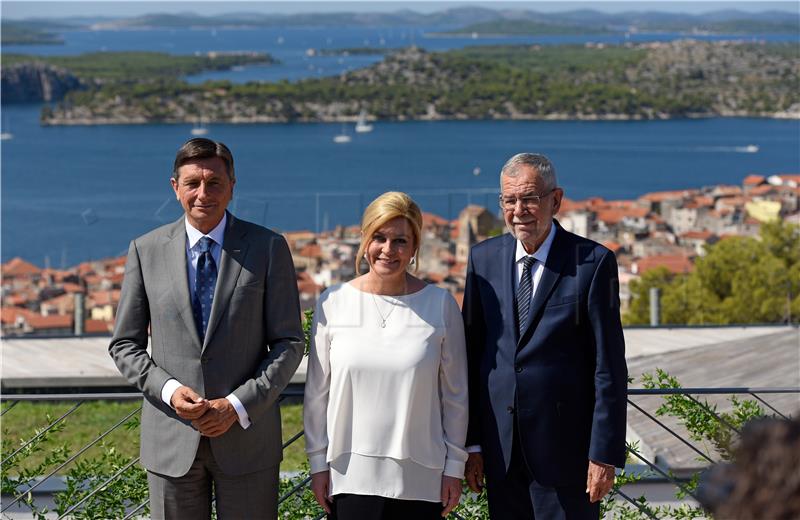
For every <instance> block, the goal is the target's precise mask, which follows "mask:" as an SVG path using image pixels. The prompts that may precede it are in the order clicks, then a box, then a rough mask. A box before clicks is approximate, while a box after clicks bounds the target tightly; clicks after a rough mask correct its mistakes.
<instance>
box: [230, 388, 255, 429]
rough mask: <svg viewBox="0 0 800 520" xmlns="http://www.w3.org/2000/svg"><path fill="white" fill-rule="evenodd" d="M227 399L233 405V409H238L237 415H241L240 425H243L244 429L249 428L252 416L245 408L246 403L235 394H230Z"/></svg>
mask: <svg viewBox="0 0 800 520" xmlns="http://www.w3.org/2000/svg"><path fill="white" fill-rule="evenodd" d="M225 399H227V400H228V401H229V402H230V403H231V404H232V405H233V409H234V410H236V415H238V416H239V425H240V426H241V427H242V429H243V430H246V429H247V428H249V427H250V416H249V415H247V410H245V409H244V405H243V404H242V402H241V401H240V400H239V398H238V397H236V396H235V395H233V394H228V396H227V397H226V398H225Z"/></svg>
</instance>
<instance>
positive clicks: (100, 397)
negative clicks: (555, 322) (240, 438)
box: [0, 387, 800, 520]
mask: <svg viewBox="0 0 800 520" xmlns="http://www.w3.org/2000/svg"><path fill="white" fill-rule="evenodd" d="M776 394H784V395H785V394H798V395H800V388H797V387H781V388H749V387H730V388H670V389H642V388H634V389H629V390H628V404H629V406H630V407H631V408H632V409H634V410H636V411H638V412H640V413H642V414H643V415H644V416H645V417H647V418H648V419H650V420H651V421H653V422H654V423H656V424H657V425H659V426H660V427H661V428H662V429H663V430H664V431H666V432H667V433H669V435H671V436H673V437H675V438H676V439H677V440H679V441H680V443H681V444H682V445H684V446H686V447H687V448H688V449H690V450H692V451H693V452H694V453H696V454H697V455H698V456H699V457H700V458H701V459H703V460H705V461H706V462H708V463H711V464H713V463H715V462H717V461H715V460H714V459H713V458H712V457H711V456H709V454H708V453H706V452H704V451H703V450H701V449H699V448H698V447H697V446H695V445H694V444H693V443H692V442H691V441H690V440H689V439H686V438H684V437H683V436H682V435H681V434H680V433H678V432H677V431H676V429H675V428H672V427H670V426H669V425H667V424H666V423H665V421H663V420H661V419H659V418H658V417H657V416H656V415H654V414H653V413H651V412H649V411H647V410H646V409H644V408H643V407H642V406H640V405H639V404H638V403H637V402H635V400H636V398H637V397H639V396H662V397H664V396H669V395H682V396H685V397H687V398H688V399H690V400H691V401H692V402H694V403H696V404H697V405H698V407H699V408H700V409H702V410H704V411H705V413H707V414H708V415H709V416H710V417H713V419H714V420H715V421H718V422H719V423H720V424H722V425H723V426H724V427H725V428H728V429H730V430H731V431H732V432H734V433H735V434H737V435H738V434H739V429H738V428H736V427H735V426H734V425H733V424H731V423H730V421H728V420H726V419H725V418H724V417H722V416H721V415H720V413H719V412H717V411H716V410H715V409H714V408H712V407H710V406H708V405H707V404H706V403H704V402H702V401H700V400H698V399H697V398H696V397H694V396H697V395H702V396H708V395H749V396H751V397H753V398H754V399H755V400H756V401H758V402H759V403H760V404H761V405H763V406H764V407H765V408H767V409H769V410H770V412H771V413H772V414H774V415H775V416H777V417H782V418H787V415H788V414H786V413H783V412H781V411H780V410H778V408H777V407H776V406H774V405H773V404H771V403H770V402H769V401H768V400H767V399H766V398H765V397H764V396H767V395H776ZM299 395H302V389H293V390H289V391H287V392H285V393H284V394H282V395H281V398H280V399H281V400H283V399H284V398H286V397H297V396H299ZM141 397H142V396H141V394H140V393H138V392H137V393H97V394H27V395H26V394H20V395H4V396H0V402H2V404H3V405H5V406H4V408H3V410H2V411H0V416H2V417H3V420H4V421H8V420H10V419H9V417H10V418H11V419H13V414H11V415H10V416H8V417H7V416H6V414H7V413H8V412H9V411H11V410H12V409H13V408H15V407H16V406H17V405H18V404H19V403H22V402H75V404H74V405H73V406H72V407H70V408H69V409H68V410H67V411H66V412H64V413H63V414H62V415H60V416H59V417H58V418H56V419H54V420H52V421H51V422H50V423H49V424H47V425H46V426H44V427H43V428H42V429H41V430H39V431H38V432H37V433H36V435H34V436H33V437H32V438H31V439H29V440H28V441H27V442H25V443H23V444H22V445H20V446H19V447H17V448H16V449H15V450H14V451H13V452H12V453H10V454H8V455H6V453H5V449H4V453H3V454H2V463H0V464H2V465H3V466H5V464H6V463H8V462H9V461H12V460H13V459H14V457H16V456H17V455H18V454H19V453H21V452H22V451H24V450H25V449H26V448H28V447H30V446H32V445H34V444H35V443H36V442H37V441H38V440H39V439H41V438H42V437H43V436H45V435H48V434H49V433H50V432H52V431H54V430H56V429H57V428H58V427H59V425H62V424H63V423H64V421H65V420H66V419H67V418H68V417H69V416H71V415H72V414H74V413H75V412H76V411H77V410H78V409H80V408H81V407H82V406H84V405H85V404H86V403H88V402H91V401H136V400H139V399H141ZM140 411H141V406H139V407H137V408H136V409H134V410H133V411H131V412H128V413H126V414H124V415H123V416H122V417H120V418H119V419H118V420H116V421H115V422H114V424H113V425H112V426H111V427H110V428H108V429H106V430H105V431H104V432H103V433H101V434H99V435H97V436H96V437H95V438H93V439H92V440H91V441H89V442H88V443H86V444H85V445H84V446H82V447H81V448H80V449H79V450H78V451H77V452H76V453H75V454H74V455H71V456H69V457H68V458H66V460H64V461H63V462H61V463H60V464H58V465H57V466H56V467H55V469H52V470H51V471H50V472H49V473H48V474H47V475H44V476H41V477H40V478H38V480H37V481H36V482H35V483H34V484H32V485H30V486H27V487H25V488H24V489H21V490H20V489H17V490H16V491H17V492H16V494H15V495H14V496H7V497H4V500H3V502H5V503H3V504H0V506H1V507H0V514H2V515H3V516H4V517H6V515H7V513H6V511H7V510H9V509H10V508H11V507H12V506H14V505H15V504H16V505H19V504H24V505H27V506H29V507H30V508H31V509H33V506H30V504H29V503H28V501H26V500H25V498H26V497H30V496H31V494H32V492H33V491H34V490H36V489H37V488H39V487H40V486H42V485H43V484H44V483H45V482H47V481H49V480H50V479H52V478H53V477H54V476H56V475H57V474H58V473H59V472H60V471H62V470H63V469H64V468H66V467H67V466H68V465H70V464H72V463H73V462H75V461H76V460H78V459H79V458H80V457H81V456H82V455H84V454H85V453H86V452H87V451H88V450H89V449H90V448H92V447H94V446H96V445H97V444H98V443H100V442H101V441H103V439H105V438H106V437H107V436H108V435H109V434H111V433H112V432H114V431H116V430H118V429H119V428H121V427H123V426H124V425H126V424H128V422H129V421H130V420H131V419H132V418H133V417H134V416H135V415H136V414H138V413H139V412H140ZM302 437H303V431H302V430H301V431H299V432H296V433H295V434H294V435H292V436H290V437H289V438H288V439H287V440H286V441H285V442H284V443H283V449H284V450H286V449H287V448H288V447H289V446H291V445H292V444H293V443H295V442H297V441H298V440H299V439H300V438H302ZM4 448H5V445H4ZM628 451H629V455H630V456H631V457H632V458H634V459H636V460H638V461H640V462H641V463H642V464H643V465H644V466H646V467H648V468H649V469H650V470H651V471H653V472H655V473H656V474H658V475H660V476H661V477H663V478H664V479H666V480H667V481H669V482H671V483H672V484H674V485H675V486H676V487H677V488H678V489H680V490H682V491H683V492H684V493H685V494H686V495H687V496H690V497H692V498H695V499H697V497H696V495H695V494H694V492H693V491H692V490H691V489H690V488H689V487H688V486H686V483H685V481H682V480H681V479H678V478H676V477H675V476H673V475H671V474H670V473H669V472H668V471H665V470H664V468H662V467H661V466H660V465H659V464H657V463H656V461H655V460H649V459H648V458H647V457H645V456H644V455H643V454H642V453H640V452H639V451H637V450H636V449H634V448H631V447H629V449H628ZM138 462H139V458H138V457H135V458H132V459H131V460H129V461H128V462H127V463H126V464H125V465H124V466H123V467H121V468H119V469H118V470H117V471H116V472H114V474H113V475H111V476H109V477H108V478H106V479H105V480H104V481H103V482H102V483H100V484H99V485H97V486H95V487H94V488H93V489H90V490H84V491H85V494H84V495H83V496H81V497H80V500H79V501H77V502H76V503H74V504H72V505H70V506H69V508H67V509H66V510H65V511H64V512H63V513H61V514H60V516H59V517H58V518H59V519H61V518H65V517H67V516H69V515H72V514H74V513H76V512H77V511H79V510H80V509H81V507H82V506H84V505H85V504H87V503H88V502H89V500H90V499H92V498H93V497H96V496H98V495H100V494H102V493H103V491H105V490H106V489H108V487H109V486H110V485H111V484H113V483H114V482H115V481H117V480H118V479H120V478H121V477H122V476H123V475H124V474H126V473H127V472H129V471H131V469H132V468H134V467H136V465H137V463H138ZM310 481H311V477H310V476H309V475H306V476H304V477H303V478H300V479H299V480H298V481H297V482H296V483H295V484H294V485H293V486H292V487H291V488H290V489H289V490H288V491H286V492H285V493H284V494H283V495H281V496H280V498H279V499H278V505H279V506H280V505H281V504H284V503H285V502H286V501H287V500H288V499H290V498H291V497H293V496H295V495H296V494H298V493H302V492H304V491H305V489H306V488H307V487H308V486H309V483H310ZM612 493H614V494H615V495H616V496H618V497H619V498H620V499H621V500H623V501H625V502H627V503H629V504H631V505H632V506H633V507H635V508H636V509H638V510H639V511H640V512H641V513H642V514H643V515H644V516H646V517H648V518H657V516H655V515H654V514H653V512H652V511H651V510H649V509H647V508H645V507H643V506H642V505H641V504H640V503H639V502H637V501H636V500H634V499H633V498H631V497H630V496H628V494H626V493H625V492H623V490H622V489H615V490H614V491H613V492H612ZM147 505H148V502H147V500H144V501H142V502H141V503H138V504H130V505H129V506H127V510H128V511H127V514H126V516H125V519H126V520H127V519H131V518H135V517H137V516H140V515H142V514H144V513H143V512H144V511H145V510H146V509H147ZM324 515H325V514H324V512H322V510H321V509H320V510H319V513H318V515H317V516H316V517H315V520H316V519H319V518H323V517H324ZM451 516H452V517H453V518H456V519H458V520H464V519H463V517H462V516H461V515H459V514H458V513H456V512H454V513H452V515H451Z"/></svg>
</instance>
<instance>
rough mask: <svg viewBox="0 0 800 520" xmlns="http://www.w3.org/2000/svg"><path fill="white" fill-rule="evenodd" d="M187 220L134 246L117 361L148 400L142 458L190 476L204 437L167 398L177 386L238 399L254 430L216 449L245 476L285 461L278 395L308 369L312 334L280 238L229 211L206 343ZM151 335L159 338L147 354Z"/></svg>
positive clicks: (112, 348)
mask: <svg viewBox="0 0 800 520" xmlns="http://www.w3.org/2000/svg"><path fill="white" fill-rule="evenodd" d="M186 263H187V260H186V228H185V224H184V217H181V218H180V219H179V220H178V221H177V222H174V223H172V224H168V225H166V226H162V227H160V228H158V229H156V230H154V231H151V232H150V233H147V234H146V235H144V236H141V237H139V238H137V239H135V240H133V241H132V242H131V245H130V249H129V250H128V259H127V264H126V266H125V279H124V281H123V284H122V295H121V298H120V303H119V308H118V310H117V319H116V324H115V327H114V337H113V338H112V339H111V344H110V345H109V348H108V350H109V353H110V354H111V357H112V358H113V359H114V362H115V363H116V364H117V367H118V368H119V370H120V372H122V374H123V375H124V376H125V377H126V378H127V379H128V381H130V383H131V384H133V385H134V386H136V387H137V388H139V389H140V390H141V391H142V393H143V394H144V406H143V409H142V422H141V457H142V458H141V460H142V464H143V465H144V467H145V468H147V469H148V470H150V471H153V472H155V473H160V474H162V475H167V476H171V477H177V476H182V475H184V474H186V472H187V471H188V470H189V467H190V466H191V464H192V462H193V460H194V458H195V454H196V453H197V447H198V445H199V442H200V433H199V432H198V431H196V430H195V429H194V428H192V426H191V424H190V422H189V421H185V420H183V419H180V418H179V417H178V416H177V415H176V414H175V411H174V410H172V408H170V407H169V406H167V405H166V404H164V402H163V401H162V400H161V388H162V387H163V386H164V383H165V382H166V381H167V380H168V379H170V378H175V379H177V380H178V381H180V382H181V383H182V384H184V385H187V386H189V387H191V388H193V389H194V390H195V391H197V392H198V393H199V394H200V395H202V396H203V397H206V398H207V399H215V398H224V397H225V396H227V395H228V394H230V393H231V392H233V394H234V395H236V397H237V398H238V399H239V400H240V401H241V402H242V404H243V405H244V407H245V409H246V410H247V413H248V415H249V416H250V421H251V423H252V424H251V425H250V427H249V428H248V429H247V430H244V429H243V428H242V427H241V426H240V425H239V423H238V422H236V423H234V425H233V426H232V427H231V428H230V430H228V431H227V432H226V433H225V434H223V435H221V436H220V437H216V438H212V439H211V449H212V451H213V453H214V457H215V458H216V460H217V463H218V464H219V466H220V467H221V468H222V470H223V471H224V472H226V473H228V474H231V475H242V474H245V473H251V472H253V471H258V470H262V469H265V468H267V467H271V466H274V465H277V464H278V463H279V462H280V461H281V459H282V451H281V419H280V410H279V408H278V406H277V400H278V396H279V395H280V393H281V391H283V389H284V388H285V387H286V385H287V384H288V383H289V379H290V378H291V376H292V374H293V373H294V372H295V370H296V369H297V366H298V365H299V364H300V360H301V359H302V355H303V331H302V327H301V325H300V307H299V301H298V295H297V281H296V277H295V271H294V267H293V264H292V258H291V254H290V253H289V248H288V246H287V244H286V241H285V240H284V239H283V237H281V236H280V235H278V234H276V233H274V232H272V231H270V230H268V229H266V228H263V227H261V226H257V225H255V224H251V223H249V222H245V221H243V220H237V219H236V218H234V217H233V215H231V214H230V213H228V221H227V225H226V228H225V239H224V244H223V248H222V254H221V258H220V265H219V274H218V277H217V285H216V289H215V293H214V301H213V304H212V308H211V315H210V317H209V323H208V329H207V331H206V337H205V342H204V343H202V344H201V342H200V337H199V336H198V334H197V329H196V327H195V324H194V318H193V315H192V304H191V301H190V296H189V294H190V293H189V281H188V275H187V268H186ZM148 327H149V328H150V332H151V338H150V340H151V348H150V353H148V350H147V340H148Z"/></svg>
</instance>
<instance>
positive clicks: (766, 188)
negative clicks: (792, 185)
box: [748, 184, 778, 196]
mask: <svg viewBox="0 0 800 520" xmlns="http://www.w3.org/2000/svg"><path fill="white" fill-rule="evenodd" d="M776 188H777V186H772V185H770V184H764V185H761V186H756V187H755V188H752V189H751V190H750V191H749V192H748V193H749V194H750V195H752V196H758V195H766V194H768V193H770V192H773V191H778V190H777V189H776Z"/></svg>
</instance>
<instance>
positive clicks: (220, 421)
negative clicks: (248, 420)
mask: <svg viewBox="0 0 800 520" xmlns="http://www.w3.org/2000/svg"><path fill="white" fill-rule="evenodd" d="M238 418H239V416H238V415H236V409H235V408H234V407H233V405H232V404H231V402H230V401H228V400H227V399H225V398H224V397H223V398H222V399H212V400H211V401H208V410H206V413H204V414H203V416H202V417H200V418H199V419H195V420H194V421H192V426H194V427H195V428H197V430H198V431H199V432H200V433H201V434H203V435H204V436H206V437H219V436H220V435H222V434H223V433H225V432H226V431H228V429H229V428H230V427H231V426H233V423H235V422H236V421H237V419H238Z"/></svg>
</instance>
